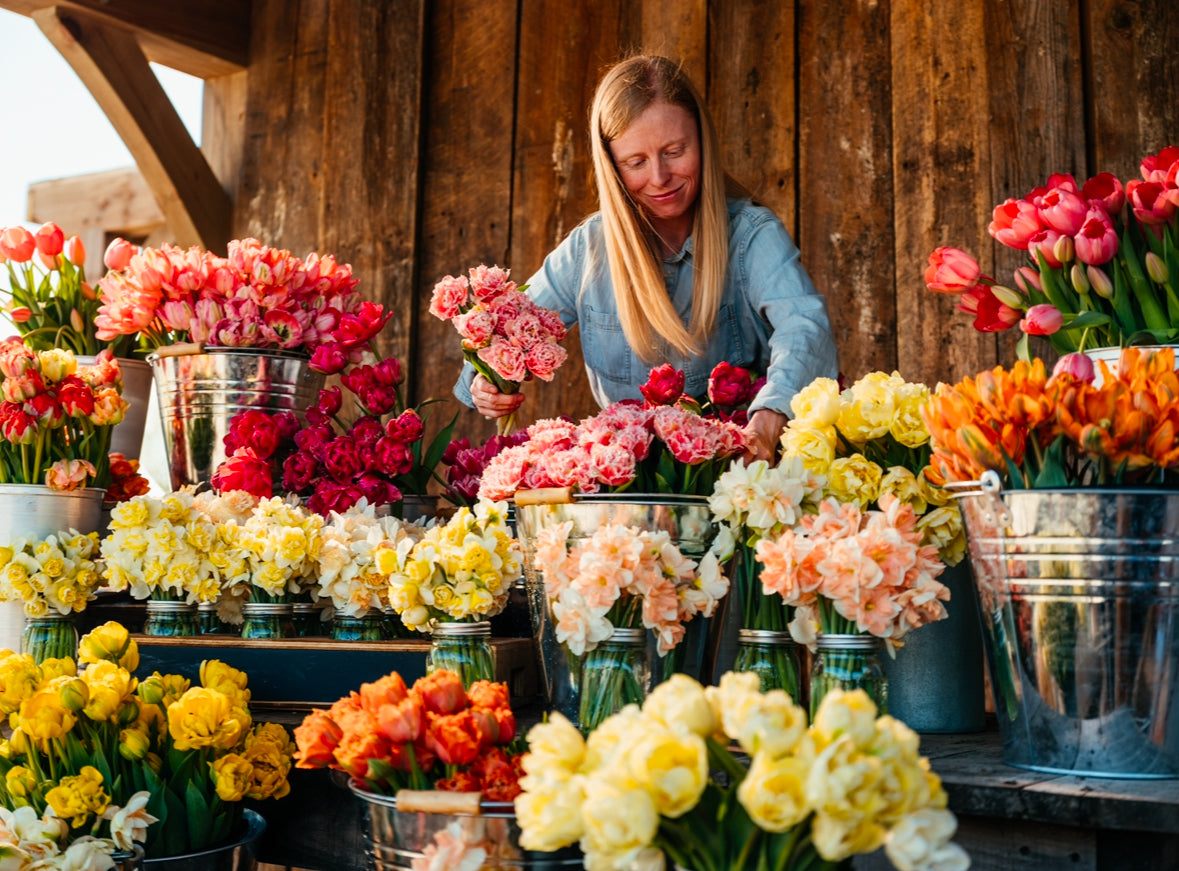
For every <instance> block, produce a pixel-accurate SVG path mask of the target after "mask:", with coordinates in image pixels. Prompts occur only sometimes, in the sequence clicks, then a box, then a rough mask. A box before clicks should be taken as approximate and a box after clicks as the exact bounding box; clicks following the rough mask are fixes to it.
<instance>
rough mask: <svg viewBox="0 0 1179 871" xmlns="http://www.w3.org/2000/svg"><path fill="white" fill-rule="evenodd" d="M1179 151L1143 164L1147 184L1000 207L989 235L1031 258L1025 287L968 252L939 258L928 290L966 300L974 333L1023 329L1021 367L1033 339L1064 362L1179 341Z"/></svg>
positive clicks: (1021, 273)
mask: <svg viewBox="0 0 1179 871" xmlns="http://www.w3.org/2000/svg"><path fill="white" fill-rule="evenodd" d="M1177 167H1179V146H1173V145H1172V146H1168V147H1166V148H1164V149H1162V150H1161V151H1160V152H1158V153H1157V154H1152V155H1148V156H1146V157H1145V158H1143V160H1142V163H1141V165H1140V173H1141V175H1142V178H1140V179H1131V180H1128V181H1126V182H1125V183H1124V184H1123V182H1122V181H1121V180H1120V179H1118V178H1117V177H1116V176H1114V175H1112V174H1111V173H1108V172H1102V173H1098V174H1097V175H1095V176H1093V177H1092V178H1090V179H1088V180H1087V181H1085V182H1084V183H1083V184H1078V183H1077V181H1076V179H1074V178H1073V177H1072V176H1071V175H1068V174H1060V173H1058V174H1054V175H1052V176H1050V177H1049V179H1048V181H1047V183H1046V184H1045V185H1043V186H1041V187H1038V188H1036V189H1035V190H1033V191H1031V192H1030V193H1029V194H1027V196H1025V197H1023V198H1020V199H1015V198H1011V199H1007V200H1004V201H1003V202H1002V203H1000V204H999V205H997V206H996V207H995V210H994V214H993V216H992V220H991V223H990V225H989V226H988V228H987V230H988V232H989V233H990V235H991V236H992V237H994V238H995V239H996V240H997V241H999V242H1001V243H1002V244H1004V245H1006V246H1007V247H1009V248H1014V249H1015V250H1017V251H1020V252H1024V253H1025V254H1026V256H1027V263H1026V264H1025V265H1023V266H1020V267H1019V268H1018V269H1017V270H1016V272H1015V276H1014V279H1015V287H1014V288H1013V287H1009V286H1003V285H1000V284H999V283H998V282H996V281H995V280H994V279H993V278H991V277H990V276H987V275H985V274H983V272H982V270H981V268H980V267H979V265H978V263H977V261H976V260H975V259H974V258H973V257H971V256H970V255H969V254H968V253H966V252H965V251H962V250H961V249H958V248H949V247H944V248H938V249H937V250H935V251H934V252H933V253H932V254H931V255H930V258H929V267H928V268H927V270H926V273H925V281H926V285H927V286H928V287H929V288H930V289H931V290H934V291H938V292H941V293H956V294H959V296H960V301H959V304H958V308H960V309H962V310H963V311H966V312H968V313H969V314H972V315H974V327H975V329H977V330H981V331H984V332H998V331H1003V330H1008V329H1011V328H1012V327H1014V326H1016V325H1017V324H1018V325H1019V328H1020V330H1021V332H1022V333H1023V335H1022V337H1021V338H1020V343H1019V347H1020V356H1021V359H1025V360H1026V359H1028V357H1029V353H1028V347H1027V344H1028V343H1027V336H1029V335H1037V336H1046V337H1047V338H1048V341H1049V342H1050V343H1051V344H1052V346H1053V347H1054V348H1056V350H1058V351H1060V352H1062V353H1064V352H1070V351H1084V350H1087V349H1091V348H1100V347H1109V346H1113V347H1118V346H1124V345H1130V344H1141V343H1143V342H1148V343H1160V342H1161V343H1166V342H1172V341H1174V340H1175V338H1176V337H1177V336H1179V295H1177V294H1176V285H1175V276H1179V251H1177V250H1176V244H1177V243H1179V218H1177V217H1176V209H1177V208H1179V169H1177Z"/></svg>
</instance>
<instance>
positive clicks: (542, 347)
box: [430, 265, 567, 435]
mask: <svg viewBox="0 0 1179 871" xmlns="http://www.w3.org/2000/svg"><path fill="white" fill-rule="evenodd" d="M508 275H509V272H508V270H506V269H500V268H499V267H498V266H492V267H487V266H483V265H480V266H476V267H474V268H472V269H470V270H468V272H467V274H466V275H465V276H462V275H460V276H454V275H448V276H446V277H445V278H443V279H442V280H441V281H439V282H438V283H437V284H436V285H434V294H433V296H432V298H431V299H430V314H432V315H434V317H436V318H438V319H439V320H443V321H450V322H451V323H452V324H454V328H455V329H456V330H458V333H459V335H460V336H461V337H462V346H463V357H464V358H466V360H467V362H469V363H470V364H471V365H472V366H473V367H474V368H475V371H476V372H478V373H479V374H480V375H482V376H483V377H484V378H486V379H487V380H488V381H490V382H491V383H492V384H494V385H495V386H496V389H498V390H499V391H500V393H517V392H519V390H520V385H521V384H522V383H523V382H524V381H527V380H530V379H532V378H539V379H541V380H542V381H552V380H553V373H554V372H555V371H556V370H557V368H558V367H559V366H560V365H561V364H562V363H564V362H565V357H566V356H567V355H566V352H565V349H564V348H562V347H561V345H560V342H561V341H562V340H564V338H565V325H564V324H563V323H562V322H561V317H560V315H558V314H557V313H556V312H555V311H552V310H551V309H546V308H544V307H543V306H539V305H537V304H536V303H534V302H533V301H532V299H531V298H530V297H529V296H528V294H527V293H525V292H524V291H525V288H526V286H525V287H517V286H516V283H515V282H514V281H511V280H510V279H509V278H508ZM515 428H516V415H515V413H512V414H509V415H506V416H504V417H501V418H499V419H498V420H497V421H496V431H497V432H498V434H499V435H504V434H505V433H509V432H512V431H513V430H514V429H515Z"/></svg>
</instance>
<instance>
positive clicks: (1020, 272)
mask: <svg viewBox="0 0 1179 871" xmlns="http://www.w3.org/2000/svg"><path fill="white" fill-rule="evenodd" d="M1015 286H1016V287H1018V288H1019V289H1020V290H1022V291H1023V292H1024V295H1026V296H1031V295H1032V290H1035V291H1037V292H1039V293H1043V292H1044V289H1043V288H1042V287H1041V286H1040V273H1039V272H1038V271H1037V270H1035V269H1032V267H1030V266H1021V267H1019V269H1017V270H1015Z"/></svg>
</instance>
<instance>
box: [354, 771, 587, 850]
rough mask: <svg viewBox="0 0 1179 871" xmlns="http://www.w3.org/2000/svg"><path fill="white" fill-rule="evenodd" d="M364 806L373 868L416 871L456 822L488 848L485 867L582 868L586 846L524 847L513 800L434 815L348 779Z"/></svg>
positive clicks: (475, 843) (465, 835)
mask: <svg viewBox="0 0 1179 871" xmlns="http://www.w3.org/2000/svg"><path fill="white" fill-rule="evenodd" d="M349 788H350V789H351V790H352V794H353V795H355V796H356V797H357V798H359V799H360V801H361V803H362V804H363V806H364V823H363V827H362V830H363V832H364V839H365V845H366V847H367V851H368V859H369V862H368V865H369V868H371V869H372V871H411V869H412V868H413V861H414V859H424V858H425V852H426V848H427V847H429V846H430V845H431V844H434V843H435V841H434V836H435V835H437V834H438V833H439V832H442V831H444V830H445V829H446V828H447V827H448V826H450V825H451V824H452V823H457V824H458V826H459V828H460V830H461V832H462V838H463V840H464V841H465V842H466V843H467V844H469V845H471V846H479V847H482V848H483V849H484V850H485V851H486V852H487V858H486V859H485V860H484V862H483V866H482V867H483V868H484V869H492V868H494V869H504V871H509V869H511V871H558V869H573V868H581V867H582V865H583V862H584V858H583V856H582V853H581V850H579V849H578V848H577V847H567V848H565V849H562V850H558V851H556V852H553V853H541V852H536V851H532V850H524V849H521V847H520V826H519V823H517V822H516V812H515V809H514V807H513V806H512V804H511V802H490V801H485V802H483V803H482V804H481V805H480V807H479V814H478V816H470V815H465V814H432V813H419V812H406V811H399V810H398V809H397V799H395V798H394V797H393V796H386V795H377V794H375V793H372V792H368V791H367V790H364V789H359V788H358V787H356V786H355V785H352V784H349Z"/></svg>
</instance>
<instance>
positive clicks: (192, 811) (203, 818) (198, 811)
mask: <svg viewBox="0 0 1179 871" xmlns="http://www.w3.org/2000/svg"><path fill="white" fill-rule="evenodd" d="M184 798H185V802H186V804H187V811H188V814H187V815H188V838H189V844H190V845H191V846H192V847H200V846H203V845H205V844H208V843H210V839H211V837H212V834H213V818H212V814H210V813H209V803H208V802H207V801H206V800H205V796H204V794H203V792H202V790H201V788H200V786H198V785H197V784H196V783H195V782H193V781H191V780H190V781H189V782H188V788H187V789H186V790H185V791H184Z"/></svg>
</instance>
